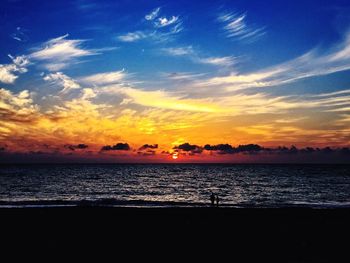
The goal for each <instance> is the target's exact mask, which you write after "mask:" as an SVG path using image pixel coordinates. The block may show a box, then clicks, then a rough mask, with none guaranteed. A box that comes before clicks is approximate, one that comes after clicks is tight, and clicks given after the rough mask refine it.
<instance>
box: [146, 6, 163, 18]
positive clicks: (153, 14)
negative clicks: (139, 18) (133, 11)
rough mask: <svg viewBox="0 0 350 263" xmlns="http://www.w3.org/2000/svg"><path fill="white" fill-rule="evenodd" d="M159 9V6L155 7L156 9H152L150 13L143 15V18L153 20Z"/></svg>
mask: <svg viewBox="0 0 350 263" xmlns="http://www.w3.org/2000/svg"><path fill="white" fill-rule="evenodd" d="M159 11H160V7H157V8H156V9H154V10H152V12H151V13H149V14H147V15H146V16H145V19H146V20H154V19H155V18H156V17H157V16H158V14H159Z"/></svg>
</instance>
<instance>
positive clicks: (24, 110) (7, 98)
mask: <svg viewBox="0 0 350 263" xmlns="http://www.w3.org/2000/svg"><path fill="white" fill-rule="evenodd" d="M38 114H39V107H38V105H35V104H33V100H32V96H31V93H30V92H29V91H28V90H23V91H21V92H19V93H17V94H15V93H12V92H11V91H9V90H6V89H3V88H1V89H0V119H1V120H2V121H1V122H0V123H1V124H0V128H1V127H2V131H3V132H7V131H8V132H10V130H9V129H8V127H5V126H6V123H9V122H18V123H21V122H32V121H33V120H35V119H36V118H37V117H38ZM0 134H1V131H0Z"/></svg>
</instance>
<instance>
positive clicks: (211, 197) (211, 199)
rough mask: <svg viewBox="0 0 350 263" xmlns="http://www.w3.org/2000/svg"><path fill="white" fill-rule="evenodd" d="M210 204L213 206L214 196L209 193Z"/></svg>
mask: <svg viewBox="0 0 350 263" xmlns="http://www.w3.org/2000/svg"><path fill="white" fill-rule="evenodd" d="M210 202H211V205H212V206H214V203H215V195H214V193H213V192H211V195H210Z"/></svg>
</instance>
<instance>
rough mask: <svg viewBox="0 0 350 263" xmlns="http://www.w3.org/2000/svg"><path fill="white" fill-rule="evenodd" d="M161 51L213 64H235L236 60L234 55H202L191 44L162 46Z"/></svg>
mask: <svg viewBox="0 0 350 263" xmlns="http://www.w3.org/2000/svg"><path fill="white" fill-rule="evenodd" d="M161 51H162V52H163V53H165V54H167V55H169V56H186V57H187V58H189V59H191V60H192V61H193V62H195V63H199V64H208V65H214V66H223V67H229V66H232V65H234V64H236V60H237V58H236V57H234V56H226V57H202V56H200V55H199V54H198V52H197V51H195V50H194V48H193V47H192V46H185V47H169V48H162V49H161Z"/></svg>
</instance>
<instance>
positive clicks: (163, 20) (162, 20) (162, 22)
mask: <svg viewBox="0 0 350 263" xmlns="http://www.w3.org/2000/svg"><path fill="white" fill-rule="evenodd" d="M174 23H179V17H178V16H172V17H170V18H167V17H165V16H164V17H159V18H158V19H157V21H155V22H154V25H155V26H156V27H166V26H170V25H172V24H174Z"/></svg>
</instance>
